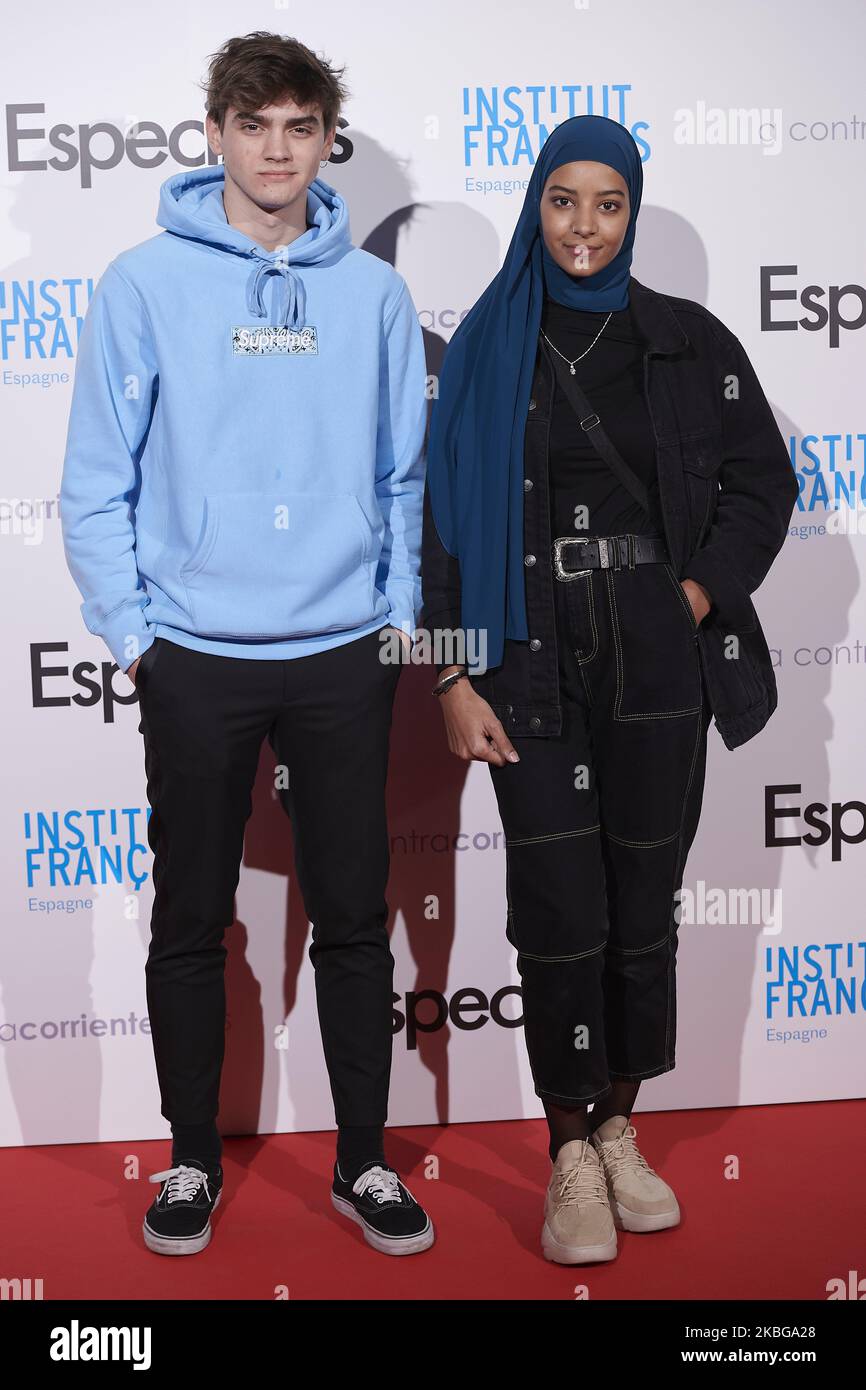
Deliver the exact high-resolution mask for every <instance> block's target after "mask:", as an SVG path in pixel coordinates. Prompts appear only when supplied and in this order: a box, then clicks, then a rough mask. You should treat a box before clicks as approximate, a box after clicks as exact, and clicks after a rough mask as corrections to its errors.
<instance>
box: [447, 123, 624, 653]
mask: <svg viewBox="0 0 866 1390" xmlns="http://www.w3.org/2000/svg"><path fill="white" fill-rule="evenodd" d="M574 160H595V161H597V162H598V163H600V164H608V165H610V167H611V168H612V169H616V171H617V173H619V174H621V175H622V177H623V178H624V179H625V182H626V186H627V188H628V194H629V202H630V217H629V222H628V227H627V229H626V234H625V237H624V239H623V243H622V246H621V247H620V249H619V251H618V252H617V255H616V256H615V257H614V259H613V260H612V261H611V262H610V264H609V265H606V266H604V267H603V268H602V269H601V270H600V271H598V272H597V273H596V274H595V275H591V276H572V275H569V274H568V272H567V271H565V270H563V269H562V268H561V267H560V266H558V265H557V264H556V262H555V261H554V260H553V258H552V257H551V255H550V253H549V252H548V250H547V247H546V246H545V244H544V237H543V235H542V231H541V218H540V212H539V207H540V202H541V194H542V191H543V189H544V185H545V184H546V182H547V180H548V178H549V177H550V175H551V173H552V172H553V171H554V169H558V168H559V167H560V165H562V164H570V163H571V162H572V161H574ZM642 188H643V169H642V166H641V158H640V151H639V150H638V147H637V145H636V144H635V141H634V140H633V138H632V136H631V135H630V134H629V132H628V131H627V130H626V129H625V127H624V126H621V125H620V124H619V123H618V122H617V121H611V120H608V118H607V117H606V116H575V117H573V118H572V119H571V120H568V121H563V123H562V124H561V125H559V126H557V128H556V129H555V130H554V131H553V132H552V133H551V135H550V136H549V137H548V138H547V140H546V141H545V142H544V145H543V146H542V148H541V151H540V153H539V156H538V159H537V161H536V164H535V168H534V169H533V171H532V177H531V178H530V180H529V187H528V188H527V190H526V197H525V198H524V201H523V208H522V211H521V213H520V217H519V219H518V222H517V226H516V227H515V229H514V234H513V236H512V238H511V243H510V245H509V247H508V251H507V253H506V256H505V261H504V263H503V266H502V269H501V270H500V271H499V273H498V274H497V275H496V276H495V277H494V279H493V280H492V281H491V282H490V284H489V285H488V286H487V289H486V290H485V291H484V293H483V294H482V295H481V298H480V299H478V300H477V301H476V303H475V304H474V305H473V307H472V309H471V310H470V311H469V313H468V314H467V315H466V318H465V319H463V321H462V322H461V323H460V325H459V327H458V328H457V330H456V331H455V333H454V335H453V337H452V339H451V342H450V343H449V345H448V350H447V352H446V354H445V361H444V363H443V367H442V371H441V374H440V378H439V395H438V397H437V399H436V400H434V403H433V408H432V411H431V415H430V434H429V440H428V453H427V477H428V484H429V489H430V505H431V509H432V512H433V519H434V521H435V523H436V529H437V531H438V533H439V538H440V540H441V541H442V544H443V545H444V547H445V549H446V550H447V551H448V552H449V553H450V554H451V555H456V556H458V557H459V560H460V589H461V614H460V620H461V626H462V627H463V628H473V629H475V630H476V631H483V630H486V633H487V651H486V664H487V665H488V666H498V665H499V663H500V662H501V660H502V654H503V640H504V638H505V637H514V638H522V639H526V638H527V637H528V636H529V633H528V629H527V622H526V601H525V594H524V565H523V473H524V467H523V433H524V427H525V422H526V416H527V411H528V407H529V393H530V390H531V388H532V378H533V373H534V369H535V357H536V352H537V348H538V333H539V329H540V327H541V310H542V304H543V301H544V296H545V291H546V292H547V294H548V295H549V296H550V297H551V298H552V299H555V300H556V301H557V302H558V303H559V304H565V305H569V306H571V307H572V308H575V309H591V310H595V311H601V312H602V313H606V312H607V311H608V310H610V309H625V308H626V307H627V305H628V283H629V275H630V266H631V256H632V245H633V242H634V233H635V222H636V219H637V214H638V209H639V208H640V200H641V191H642Z"/></svg>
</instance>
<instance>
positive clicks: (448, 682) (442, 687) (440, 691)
mask: <svg viewBox="0 0 866 1390" xmlns="http://www.w3.org/2000/svg"><path fill="white" fill-rule="evenodd" d="M468 675H469V672H468V671H454V672H453V674H452V675H450V676H446V677H445V679H444V681H440V682H439V684H438V685H434V687H433V694H434V695H444V694H445V691H446V690H450V689H451V687H452V685H456V684H457V682H458V681H462V679H463V677H464V676H467V677H468Z"/></svg>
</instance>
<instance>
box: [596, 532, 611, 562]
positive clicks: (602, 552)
mask: <svg viewBox="0 0 866 1390" xmlns="http://www.w3.org/2000/svg"><path fill="white" fill-rule="evenodd" d="M598 564H599V568H600V569H603V570H608V569H610V554H609V551H608V544H607V540H606V538H605V537H604V536H599V538H598Z"/></svg>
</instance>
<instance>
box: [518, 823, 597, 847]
mask: <svg viewBox="0 0 866 1390" xmlns="http://www.w3.org/2000/svg"><path fill="white" fill-rule="evenodd" d="M598 829H599V826H597V825H588V826H587V827H586V829H585V830H561V831H559V832H558V833H557V834H556V835H528V836H526V837H525V838H524V839H521V840H509V839H508V838H507V837H506V840H505V847H506V849H510V848H511V847H512V846H513V845H539V844H541V843H542V841H544V840H570V839H573V838H574V837H575V835H591V834H592V832H593V831H594V830H598Z"/></svg>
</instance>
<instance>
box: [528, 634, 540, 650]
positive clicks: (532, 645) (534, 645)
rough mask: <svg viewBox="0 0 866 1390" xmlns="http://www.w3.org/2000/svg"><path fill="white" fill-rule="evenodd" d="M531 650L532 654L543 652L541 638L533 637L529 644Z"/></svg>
mask: <svg viewBox="0 0 866 1390" xmlns="http://www.w3.org/2000/svg"><path fill="white" fill-rule="evenodd" d="M529 650H530V651H531V652H538V651H540V650H541V642H540V640H539V638H537V637H533V639H532V641H531V642H530V644H529Z"/></svg>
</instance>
